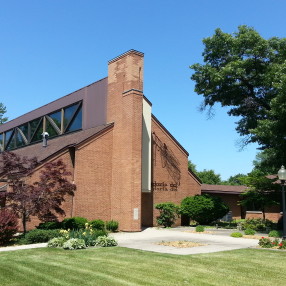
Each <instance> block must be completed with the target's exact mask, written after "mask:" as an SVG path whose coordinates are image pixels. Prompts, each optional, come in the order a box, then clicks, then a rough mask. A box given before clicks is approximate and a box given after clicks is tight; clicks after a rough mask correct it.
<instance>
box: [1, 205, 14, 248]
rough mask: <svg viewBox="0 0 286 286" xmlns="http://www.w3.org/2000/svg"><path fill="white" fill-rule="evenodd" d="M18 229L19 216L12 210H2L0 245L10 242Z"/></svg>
mask: <svg viewBox="0 0 286 286" xmlns="http://www.w3.org/2000/svg"><path fill="white" fill-rule="evenodd" d="M17 231H18V218H17V216H16V215H15V214H13V213H12V212H11V211H9V210H6V209H1V210H0V245H4V244H6V243H8V242H9V241H10V240H11V239H12V238H13V236H14V235H15V234H16V233H17Z"/></svg>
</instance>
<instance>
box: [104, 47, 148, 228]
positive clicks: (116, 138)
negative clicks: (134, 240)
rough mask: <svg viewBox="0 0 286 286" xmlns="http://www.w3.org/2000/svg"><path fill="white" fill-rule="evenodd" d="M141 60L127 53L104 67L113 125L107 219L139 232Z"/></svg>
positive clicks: (134, 52) (108, 105)
mask: <svg viewBox="0 0 286 286" xmlns="http://www.w3.org/2000/svg"><path fill="white" fill-rule="evenodd" d="M143 57H144V54H143V53H141V52H138V51H135V50H130V51H128V52H126V53H124V54H122V55H120V56H118V57H116V58H115V59H113V60H111V61H109V63H108V96H107V122H114V129H113V150H112V157H113V160H112V164H113V166H112V178H111V180H112V187H111V218H112V219H114V220H118V221H119V223H120V229H121V230H124V231H140V230H141V190H142V178H141V177H142V173H141V172H142V171H141V170H142V124H143V121H142V120H143V116H142V113H143Z"/></svg>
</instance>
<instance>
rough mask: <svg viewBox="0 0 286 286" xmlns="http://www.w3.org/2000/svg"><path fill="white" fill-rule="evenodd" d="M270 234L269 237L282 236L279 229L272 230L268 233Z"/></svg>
mask: <svg viewBox="0 0 286 286" xmlns="http://www.w3.org/2000/svg"><path fill="white" fill-rule="evenodd" d="M268 236H269V237H281V236H282V234H281V232H280V231H278V230H271V231H270V232H269V233H268Z"/></svg>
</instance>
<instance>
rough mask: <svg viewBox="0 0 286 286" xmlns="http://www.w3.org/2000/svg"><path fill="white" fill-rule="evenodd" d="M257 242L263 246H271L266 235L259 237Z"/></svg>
mask: <svg viewBox="0 0 286 286" xmlns="http://www.w3.org/2000/svg"><path fill="white" fill-rule="evenodd" d="M258 244H259V245H260V246H261V247H263V248H271V247H273V245H272V241H271V239H269V238H267V237H262V238H260V239H259V242H258Z"/></svg>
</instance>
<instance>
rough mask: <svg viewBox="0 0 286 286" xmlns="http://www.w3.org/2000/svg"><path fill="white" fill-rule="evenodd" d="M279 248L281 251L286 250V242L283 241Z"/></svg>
mask: <svg viewBox="0 0 286 286" xmlns="http://www.w3.org/2000/svg"><path fill="white" fill-rule="evenodd" d="M278 246H279V247H278V248H279V249H286V240H282V241H281V242H280V243H279V244H278Z"/></svg>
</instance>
